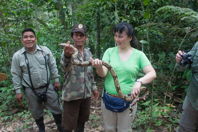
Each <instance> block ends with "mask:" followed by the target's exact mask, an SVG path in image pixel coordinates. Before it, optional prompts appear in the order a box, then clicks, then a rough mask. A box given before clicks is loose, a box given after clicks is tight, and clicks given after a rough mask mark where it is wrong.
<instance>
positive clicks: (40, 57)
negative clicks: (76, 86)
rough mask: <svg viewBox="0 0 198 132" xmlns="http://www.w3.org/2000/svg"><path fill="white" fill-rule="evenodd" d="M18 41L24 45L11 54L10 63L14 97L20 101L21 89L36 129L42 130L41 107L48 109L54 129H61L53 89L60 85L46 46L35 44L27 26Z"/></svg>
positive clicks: (51, 57) (32, 32) (58, 110)
mask: <svg viewBox="0 0 198 132" xmlns="http://www.w3.org/2000/svg"><path fill="white" fill-rule="evenodd" d="M21 42H22V44H23V48H22V49H20V50H18V51H17V52H15V53H14V55H13V58H12V65H11V74H12V81H13V85H14V90H15V91H16V99H17V101H18V102H19V103H21V101H22V98H23V94H22V90H21V89H22V88H23V89H24V93H25V95H26V99H27V102H28V107H29V110H30V112H31V114H32V116H33V118H34V119H35V121H36V124H37V126H38V128H39V132H45V125H44V118H43V115H44V111H43V110H44V108H47V109H48V110H50V111H51V113H52V115H53V117H54V120H55V123H56V125H57V128H58V130H59V132H61V131H62V127H61V116H62V114H61V113H62V111H61V107H60V104H59V99H58V95H57V93H56V91H55V90H58V89H59V87H60V83H59V74H58V69H57V66H56V61H55V59H54V57H53V55H52V52H51V51H50V50H49V49H48V48H47V47H46V46H40V45H37V38H36V34H35V31H34V30H33V29H31V28H27V29H24V30H23V31H22V38H21ZM51 79H53V80H54V85H52V84H51V83H50V82H51Z"/></svg>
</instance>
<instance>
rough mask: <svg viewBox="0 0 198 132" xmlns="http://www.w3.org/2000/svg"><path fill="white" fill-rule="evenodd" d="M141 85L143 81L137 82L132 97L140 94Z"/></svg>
mask: <svg viewBox="0 0 198 132" xmlns="http://www.w3.org/2000/svg"><path fill="white" fill-rule="evenodd" d="M141 86H142V83H141V82H140V81H137V82H135V84H134V86H133V89H132V93H131V97H132V98H136V97H137V96H138V95H139V93H140V88H141Z"/></svg>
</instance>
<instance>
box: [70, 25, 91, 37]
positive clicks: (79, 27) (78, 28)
mask: <svg viewBox="0 0 198 132" xmlns="http://www.w3.org/2000/svg"><path fill="white" fill-rule="evenodd" d="M86 31H87V30H86V27H85V25H83V24H76V25H74V26H73V28H72V32H71V33H72V35H73V33H76V32H80V33H83V34H84V35H85V34H86Z"/></svg>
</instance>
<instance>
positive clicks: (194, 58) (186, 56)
mask: <svg viewBox="0 0 198 132" xmlns="http://www.w3.org/2000/svg"><path fill="white" fill-rule="evenodd" d="M197 50H198V42H197V43H195V45H194V46H193V48H192V49H191V50H190V51H189V52H187V53H185V52H183V51H178V52H177V54H176V62H177V64H178V68H179V69H184V68H185V67H189V68H190V69H191V71H192V77H191V81H190V84H189V87H188V90H187V95H186V97H185V100H184V103H183V107H182V109H183V112H182V115H181V118H180V122H179V128H178V130H177V132H197V131H198V88H197V86H198V52H197Z"/></svg>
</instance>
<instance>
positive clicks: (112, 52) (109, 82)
mask: <svg viewBox="0 0 198 132" xmlns="http://www.w3.org/2000/svg"><path fill="white" fill-rule="evenodd" d="M118 53H119V51H118V47H114V48H109V49H107V50H106V51H105V53H104V56H103V59H102V60H103V61H105V62H107V63H108V64H110V65H111V66H112V68H113V70H114V71H115V73H116V74H117V76H118V81H119V84H120V88H121V91H122V92H123V94H130V93H131V90H132V88H133V85H134V83H135V81H136V79H137V77H138V75H139V73H140V72H141V71H142V70H143V69H144V67H145V66H148V65H151V63H150V61H149V60H148V58H147V57H146V55H145V54H144V53H143V52H142V51H139V50H137V49H133V51H132V53H131V55H130V57H129V58H128V60H126V61H123V60H121V58H120V56H119V54H118ZM104 84H105V90H106V92H107V93H109V94H112V95H117V91H116V88H115V85H114V81H113V77H112V75H111V74H110V72H108V73H107V76H106V77H105V82H104Z"/></svg>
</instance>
